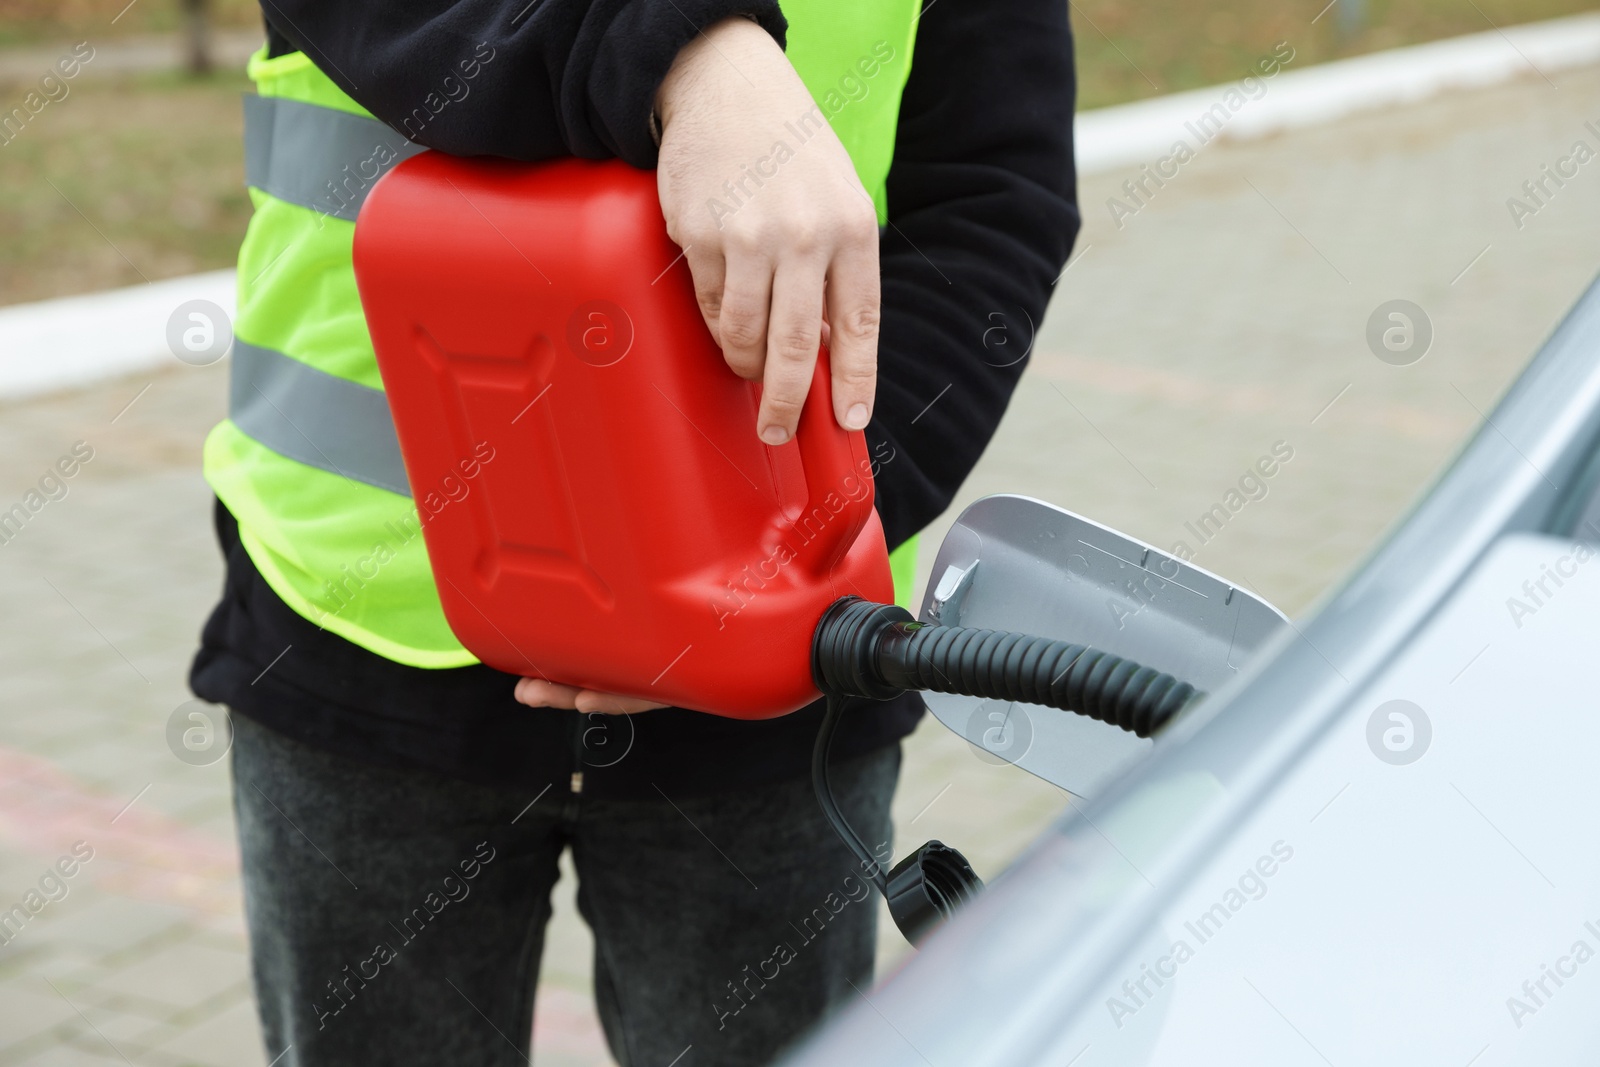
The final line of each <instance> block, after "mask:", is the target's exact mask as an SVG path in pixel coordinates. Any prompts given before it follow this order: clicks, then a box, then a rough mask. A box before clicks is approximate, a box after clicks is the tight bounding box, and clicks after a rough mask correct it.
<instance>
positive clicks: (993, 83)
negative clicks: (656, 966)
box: [191, 0, 1079, 797]
mask: <svg viewBox="0 0 1600 1067" xmlns="http://www.w3.org/2000/svg"><path fill="white" fill-rule="evenodd" d="M862 2H870V0H862ZM262 6H263V11H264V14H265V16H266V21H267V27H268V39H269V48H270V49H271V52H272V54H274V55H277V54H283V53H286V52H291V51H295V50H300V51H304V52H305V53H306V54H307V55H308V56H309V57H310V58H311V59H312V61H313V62H315V63H316V64H317V66H318V67H319V68H320V69H321V70H323V71H324V72H325V73H326V74H328V76H329V77H331V78H332V79H333V80H334V81H335V82H337V83H338V84H339V85H340V87H341V88H343V89H344V90H345V91H346V92H348V93H349V94H350V95H351V96H352V97H353V98H354V99H355V100H356V101H358V102H359V103H360V104H361V105H362V106H363V107H365V108H366V109H367V110H369V111H371V112H372V113H373V114H374V115H376V116H377V117H378V118H379V119H382V120H384V121H386V122H388V123H389V124H390V125H391V126H393V127H395V128H396V129H399V130H402V131H406V132H408V133H409V134H410V135H411V136H413V138H414V139H415V140H416V141H418V142H419V143H422V144H425V145H427V146H428V147H430V148H434V149H437V150H440V151H444V152H449V153H452V154H455V155H490V156H502V157H508V158H514V159H527V160H537V159H548V158H552V157H557V156H564V155H578V156H587V157H591V158H603V157H610V156H616V157H620V158H622V159H624V160H626V161H628V162H629V163H632V164H634V165H636V166H641V167H651V166H654V164H655V158H656V146H655V142H654V139H653V137H652V135H651V123H650V107H651V101H652V100H653V98H654V95H655V91H656V88H657V86H658V85H659V84H660V82H661V79H662V78H663V77H664V76H665V74H666V71H667V69H668V67H669V66H670V65H671V63H672V60H673V57H674V56H675V55H676V54H677V51H678V50H679V49H680V48H681V47H682V46H683V45H684V44H686V43H687V42H688V41H689V40H691V39H692V38H693V37H694V36H695V35H696V34H697V33H698V32H699V31H700V30H701V29H702V28H703V27H705V26H708V25H710V24H712V23H714V22H716V21H717V20H719V19H721V18H725V17H728V16H729V15H745V16H747V17H750V18H753V19H755V20H756V21H757V22H758V23H759V24H760V25H761V26H763V27H764V28H765V29H766V30H767V31H768V32H770V33H771V34H772V35H773V36H774V38H775V39H777V40H778V41H779V43H780V44H781V43H782V42H783V39H784V32H785V29H786V23H785V20H784V17H783V15H782V12H781V10H780V8H779V5H778V4H777V3H774V2H772V0H532V2H525V0H517V2H514V3H512V4H509V5H506V4H500V3H494V2H491V0H456V2H449V0H384V2H381V3H380V2H379V0H341V2H338V3H330V2H328V0H262ZM483 42H488V43H489V44H490V45H491V46H492V47H493V49H494V60H493V62H491V63H486V64H483V65H482V67H481V69H480V70H478V72H477V74H476V77H475V78H474V79H473V81H472V88H471V92H470V94H469V95H467V96H466V97H464V98H462V99H461V100H460V102H459V103H452V104H451V105H450V106H448V107H445V108H443V109H442V110H440V111H439V112H438V113H437V114H436V115H431V116H430V118H429V121H428V122H427V123H426V124H422V125H420V126H419V124H417V123H416V122H413V123H411V124H410V126H409V127H408V125H407V123H406V120H407V119H408V118H409V117H411V116H412V115H413V114H414V113H415V110H416V108H417V107H418V105H419V104H420V103H421V102H422V101H424V100H425V99H426V98H427V97H428V95H429V94H430V93H438V92H439V88H440V84H441V82H442V80H443V78H444V77H445V76H446V75H448V74H450V73H452V71H453V69H454V65H455V61H456V59H458V58H463V57H470V56H472V55H473V54H474V50H475V49H476V48H477V47H478V46H479V45H480V44H481V43H483ZM1073 103H1074V82H1073V65H1072V42H1071V35H1070V31H1069V29H1068V25H1067V5H1066V4H1063V3H1061V2H1060V0H1008V2H1007V3H1005V4H984V3H981V2H979V0H937V2H935V3H933V4H929V5H926V7H925V8H924V10H923V14H922V16H921V20H920V23H919V25H918V29H917V37H916V42H915V47H914V51H913V63H912V69H911V73H910V76H909V79H908V81H907V83H906V87H905V93H904V96H903V98H902V101H901V108H900V119H899V128H898V131H897V134H896V139H895V152H894V161H893V164H892V166H891V168H890V171H889V176H888V203H889V223H888V225H887V226H886V227H884V230H883V234H882V237H881V244H880V251H879V258H880V264H881V270H882V278H883V309H882V316H883V317H882V328H881V336H880V341H879V379H878V397H877V403H876V405H875V409H874V415H873V420H872V423H871V425H869V426H868V428H867V431H866V432H867V437H868V440H869V444H870V445H871V446H872V447H873V448H874V454H887V453H883V452H880V448H881V446H882V444H883V443H887V444H888V446H889V447H891V448H892V449H893V455H894V456H895V458H894V460H893V461H892V462H890V463H887V464H885V465H884V466H883V469H882V471H881V473H880V475H879V478H878V484H877V506H878V510H879V513H880V515H881V516H882V519H883V524H884V530H885V533H886V534H887V536H888V539H889V543H890V544H891V545H896V544H899V543H900V542H902V541H904V540H906V539H907V538H909V537H910V536H911V535H912V534H914V533H915V532H916V531H917V530H919V529H921V528H922V527H923V526H924V525H926V524H927V523H928V522H929V521H931V520H932V519H933V518H935V517H936V516H937V515H938V514H939V513H940V512H942V511H943V510H944V509H945V508H946V507H947V506H948V505H949V503H950V501H951V499H952V498H953V497H954V495H955V493H956V491H957V489H958V488H959V487H960V485H961V483H962V481H963V480H964V479H965V478H966V476H967V475H968V473H970V471H971V470H972V467H973V466H974V464H976V462H977V460H978V457H979V456H980V455H981V453H982V451H983V449H984V447H985V446H986V445H987V444H988V442H989V440H990V438H991V437H992V436H993V434H994V431H995V429H996V427H997V426H998V425H999V422H1000V418H1001V416H1002V415H1003V414H1004V412H1005V408H1006V405H1007V403H1008V401H1009V400H1010V397H1011V393H1012V391H1013V389H1014V388H1015V386H1016V383H1017V379H1018V378H1019V376H1020V375H1021V372H1022V369H1023V366H1024V364H1025V362H1026V357H1025V353H1026V352H1027V350H1028V348H1029V346H1030V345H1031V343H1032V337H1033V330H1034V327H1035V326H1036V325H1037V323H1038V322H1039V321H1040V319H1041V317H1042V315H1043V313H1044V308H1045V304H1046V303H1047V301H1048V299H1049V295H1050V291H1051V287H1052V285H1053V284H1054V279H1055V278H1056V277H1057V275H1058V274H1059V272H1060V270H1061V267H1062V265H1063V264H1064V263H1065V262H1066V259H1067V256H1068V254H1069V252H1070V250H1071V246H1072V242H1073V239H1074V238H1075V236H1076V234H1077V230H1078V222H1079V215H1078V209H1077V202H1076V193H1075V189H1076V176H1075V172H1074V168H1073V159H1072V112H1073ZM218 530H219V536H220V538H221V541H222V544H223V548H224V553H225V555H226V557H227V562H228V582H227V587H226V588H225V590H224V595H223V599H222V602H221V603H220V604H219V605H218V607H217V609H216V611H215V612H214V613H213V615H212V617H211V619H210V621H209V622H208V623H207V625H206V629H205V633H204V635H203V638H202V647H201V649H200V652H199V654H198V655H197V657H196V660H195V665H194V670H193V673H192V678H191V681H192V684H193V685H194V688H195V691H196V693H197V694H198V695H200V696H201V697H203V698H205V699H208V700H213V701H216V702H218V703H226V704H228V705H229V706H231V707H232V708H233V709H234V711H236V712H239V713H243V714H247V715H251V716H253V717H255V718H258V719H261V720H262V721H264V722H266V723H267V724H268V725H270V726H273V727H276V728H278V729H280V730H283V731H284V732H287V733H289V734H291V735H292V736H296V737H298V738H299V739H301V740H304V741H307V742H308V743H312V744H317V745H320V746H322V747H325V748H329V749H332V750H335V751H339V752H342V753H344V754H347V755H352V756H356V757H359V758H362V759H366V760H369V761H371V762H377V763H382V764H386V765H393V766H403V767H413V768H418V769H424V770H431V771H434V772H438V773H443V774H447V775H452V776H455V777H458V778H464V779H467V780H471V781H481V782H485V783H497V784H508V785H522V786H527V787H529V788H532V789H535V790H537V789H539V788H542V787H543V786H544V785H546V784H549V783H551V782H556V783H560V784H561V785H563V786H567V785H568V784H569V782H570V781H571V775H572V773H573V772H575V771H582V772H583V775H584V779H585V784H584V785H583V791H584V793H585V794H587V795H596V794H598V795H612V796H651V797H654V796H656V795H657V793H656V788H657V787H659V788H661V789H664V790H666V791H667V792H669V793H671V794H672V795H679V794H705V793H711V792H716V791H719V790H722V789H729V788H738V787H742V786H747V785H752V784H756V783H761V782H770V781H773V780H775V779H778V778H784V777H791V776H796V775H799V774H801V773H804V771H805V768H806V765H807V761H808V759H809V748H810V738H811V735H812V734H813V733H814V731H815V728H816V724H817V720H818V715H819V709H818V708H816V707H815V706H814V707H812V708H808V709H805V710H803V711H800V712H796V713H795V714H793V715H790V716H787V717H785V718H783V719H778V720H772V721H768V722H760V723H746V722H735V721H732V720H725V719H717V718H714V717H711V716H706V715H700V714H696V713H693V712H686V711H682V710H679V709H663V710H660V711H654V712H647V713H644V714H642V715H635V716H630V717H628V721H626V722H614V721H605V722H602V721H601V720H600V718H599V717H595V718H594V720H593V721H586V720H585V719H584V718H583V717H582V716H579V715H577V714H576V713H572V712H559V711H550V710H540V709H528V708H523V707H522V706H520V705H518V704H516V703H515V702H514V701H513V700H512V699H511V685H512V682H513V679H511V678H510V677H509V676H507V675H504V674H501V673H499V672H496V671H493V670H490V669H489V668H487V667H481V666H480V667H467V668H460V669H456V670H443V671H426V670H420V669H417V668H411V667H405V666H402V665H400V664H397V663H394V662H392V661H389V660H385V659H383V658H381V657H379V656H377V655H375V654H373V653H370V652H367V651H365V650H364V649H361V648H359V647H357V646H355V645H352V644H349V643H348V642H345V641H343V640H342V639H341V638H338V637H335V636H333V635H331V634H328V633H326V632H324V631H320V630H318V629H317V628H316V627H315V626H314V625H313V624H311V623H310V622H308V621H306V620H305V619H302V618H301V617H300V616H298V615H297V614H295V613H294V612H293V611H292V610H290V609H289V608H288V607H287V606H285V605H284V604H283V603H282V601H281V600H279V599H278V598H277V597H276V596H275V595H274V594H273V593H272V591H271V589H270V588H268V587H267V586H266V584H265V582H264V581H263V580H262V579H261V578H260V576H259V574H257V573H256V572H255V569H254V568H253V567H252V566H251V564H250V561H249V558H248V556H247V555H246V554H245V553H244V551H243V550H242V548H240V547H239V545H238V539H237V533H236V528H235V526H234V523H233V520H232V516H230V515H228V514H227V513H226V511H225V510H223V509H222V508H221V506H220V505H219V506H218ZM286 647H288V648H289V651H288V652H284V649H285V648H286ZM280 654H281V659H279V660H278V661H277V662H276V663H275V664H273V666H272V668H271V670H269V671H267V672H266V673H265V674H263V673H262V671H263V670H264V669H265V668H266V667H267V666H268V664H269V663H272V662H273V660H274V658H275V657H279V656H280ZM920 713H921V703H920V701H919V700H917V699H916V698H915V697H912V696H907V697H904V698H901V699H899V700H896V701H891V702H888V703H887V704H884V705H881V706H876V707H872V708H867V709H862V710H861V711H860V712H858V713H857V714H854V715H852V716H851V717H850V718H848V719H847V720H846V722H845V724H844V725H843V726H842V728H841V731H840V734H839V738H838V741H837V743H836V747H835V753H836V757H837V758H848V756H850V755H852V754H857V753H861V752H865V751H868V750H870V749H872V748H874V747H876V746H879V745H882V744H886V743H888V742H890V741H893V740H894V739H896V738H899V737H901V736H903V735H904V734H906V733H908V732H910V730H911V729H912V728H913V727H914V726H915V724H916V720H917V717H918V716H919V715H920ZM623 745H626V748H627V755H626V756H625V757H623V758H621V759H617V760H616V761H615V762H611V761H612V759H613V757H615V755H616V752H617V751H618V750H619V747H620V746H623Z"/></svg>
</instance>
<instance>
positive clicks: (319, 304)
mask: <svg viewBox="0 0 1600 1067" xmlns="http://www.w3.org/2000/svg"><path fill="white" fill-rule="evenodd" d="M918 11H919V3H918V2H917V0H881V2H876V3H872V2H863V0H786V2H785V4H784V12H785V14H786V15H787V16H788V18H789V37H788V56H789V60H790V62H791V63H793V64H794V67H795V69H796V70H797V71H798V72H799V74H800V77H801V79H802V80H803V81H804V83H805V85H806V87H807V88H808V89H809V90H810V91H811V94H812V96H813V98H814V99H815V100H816V103H817V105H818V107H819V109H820V110H821V112H822V114H823V115H824V116H826V117H827V118H828V120H829V122H830V123H831V124H832V126H833V129H834V132H835V133H836V134H838V136H839V139H840V141H841V142H843V144H844V147H845V149H846V150H847V151H848V152H849V153H850V158H851V161H852V162H853V163H854V164H855V167H856V173H857V174H858V175H859V176H860V178H861V182H862V184H863V185H864V186H865V187H866V189H867V191H868V192H869V193H870V194H871V195H872V198H873V202H874V203H875V204H876V205H877V210H878V222H879V224H880V225H882V224H884V222H885V221H886V219H887V208H886V202H885V194H884V181H885V179H886V178H887V176H888V173H889V164H890V160H891V158H892V156H893V153H894V139H895V127H896V124H897V121H898V118H899V111H900V96H901V93H902V90H903V89H904V87H905V82H906V75H907V74H908V73H909V71H910V69H911V52H912V44H913V42H914V40H915V36H916V22H917V15H918ZM492 62H494V49H493V47H492V45H489V44H487V43H486V44H482V45H479V46H478V48H477V50H476V52H474V53H473V54H471V55H464V56H461V57H458V58H457V59H456V60H455V61H454V63H455V66H454V67H452V68H451V70H450V77H451V79H452V81H451V83H450V84H448V85H447V84H444V83H443V76H441V88H440V92H439V93H438V94H436V95H434V96H430V97H428V98H427V99H426V100H425V101H424V102H423V104H422V106H421V107H419V109H418V110H417V111H416V112H415V113H414V114H413V116H412V117H411V118H410V119H409V120H407V121H405V122H403V123H402V125H403V126H405V127H406V129H408V130H410V132H412V133H417V132H420V129H421V128H422V127H423V126H424V125H425V124H426V123H427V122H428V121H429V120H430V119H431V118H432V116H433V115H434V114H437V113H438V112H439V111H442V110H443V108H444V107H448V106H451V99H452V98H453V97H454V98H457V99H461V98H462V97H461V96H460V94H461V93H462V91H463V89H462V87H463V86H465V87H466V90H465V91H466V92H469V93H470V86H471V78H472V77H474V76H476V74H477V73H479V72H480V71H481V69H482V65H483V64H486V63H492ZM469 72H470V73H469ZM249 75H250V78H251V79H252V80H253V81H254V82H255V85H256V89H257V95H256V96H247V97H246V98H245V181H246V184H247V185H248V186H249V192H250V200H251V203H252V204H253V205H254V208H255V213H254V215H253V216H252V217H251V220H250V226H249V229H248V230H247V231H246V233H245V238H244V244H243V245H242V246H241V247H240V249H239V273H238V287H239V293H238V315H237V319H236V321H235V323H234V346H233V352H232V367H231V376H232V377H231V384H230V389H229V407H228V418H227V419H226V420H225V421H223V422H222V423H220V424H219V425H218V426H217V427H216V428H215V429H213V430H212V431H211V433H210V435H209V436H208V437H207V438H206V444H205V475H206V480H207V481H208V482H209V483H210V484H211V487H212V489H213V490H215V492H216V494H217V496H218V497H219V498H220V499H221V500H222V502H223V503H224V504H225V505H226V506H227V508H228V510H229V511H231V512H232V513H233V514H234V516H235V517H236V518H237V519H238V520H239V536H240V540H241V541H242V543H243V545H244V548H245V550H246V551H247V552H248V553H249V554H250V559H251V562H253V563H254V564H255V566H256V569H257V570H258V571H259V572H260V573H261V576H262V577H263V578H264V579H265V580H266V582H267V584H268V585H270V586H271V587H272V589H273V591H274V592H276V593H277V594H278V596H279V597H281V598H282V599H283V601H284V602H285V603H286V604H288V605H289V606H290V607H291V608H292V609H294V610H295V611H296V612H298V613H299V614H300V615H302V616H304V617H305V618H307V619H310V620H311V621H312V622H314V623H317V624H318V625H319V626H321V627H323V628H325V629H327V630H329V631H331V632H333V633H336V634H338V635H339V636H341V637H343V638H345V639H346V640H349V641H352V642H354V643H355V644H358V645H361V646H362V647H363V648H366V649H369V650H370V651H372V652H376V653H377V654H379V655H381V656H385V657H387V658H388V659H391V660H395V661H398V662H400V663H405V664H409V665H411V666H414V667H428V668H444V667H462V666H467V665H469V664H472V663H476V662H477V660H476V658H475V657H474V656H473V655H472V654H471V653H470V652H468V651H467V650H466V649H465V648H463V647H462V646H461V643H460V642H459V641H457V640H456V638H455V635H454V634H452V633H451V632H450V627H449V625H448V624H447V623H446V622H445V617H444V613H443V611H442V610H441V609H440V606H439V595H438V590H437V589H436V587H435V586H434V581H433V575H432V572H431V570H430V569H429V566H428V557H427V550H426V548H425V546H424V544H423V539H422V535H421V523H420V521H419V519H418V516H417V510H416V506H415V504H414V502H413V500H412V498H411V493H410V489H409V487H408V485H407V482H406V475H405V467H404V464H403V462H402V461H401V457H400V449H399V445H398V443H397V442H396V438H395V432H394V425H393V422H392V420H391V418H390V414H389V406H388V402H387V400H386V399H385V398H384V395H383V381H382V379H381V378H380V377H379V374H378V364H377V360H376V358H375V357H374V355H373V351H372V340H371V338H370V337H369V336H368V334H367V327H366V321H365V319H364V318H363V317H362V312H361V302H360V300H359V298H358V296H357V294H356V281H355V272H354V270H353V268H352V267H351V257H350V249H351V241H352V238H353V236H354V233H355V218H356V213H357V212H358V211H359V210H360V206H361V202H362V200H363V199H364V197H365V194H366V191H367V190H368V189H370V188H371V186H372V184H373V183H374V182H375V181H376V180H377V178H378V177H381V175H382V173H383V172H384V171H386V170H387V169H388V168H390V167H392V166H394V165H395V164H396V163H397V162H399V161H400V160H402V159H405V158H406V157H408V156H411V155H415V154H416V153H417V152H420V151H423V149H422V148H421V146H419V145H416V144H413V143H412V142H410V141H408V140H407V139H406V138H405V137H404V136H402V135H401V134H400V133H397V132H396V131H395V130H393V129H391V128H390V127H389V126H387V125H385V124H384V123H382V122H379V121H378V120H377V119H375V118H373V117H372V115H371V114H370V113H369V112H367V111H365V110H363V109H362V107H361V106H360V105H359V104H357V103H356V102H355V101H354V100H352V99H351V98H350V97H349V96H347V95H345V93H344V92H343V91H342V90H340V89H339V87H338V86H336V85H335V84H334V83H333V81H332V80H331V79H329V78H328V77H327V76H326V75H324V74H323V73H322V72H321V71H320V70H318V69H317V67H316V66H315V65H314V64H313V63H312V62H311V60H310V59H309V58H307V57H306V55H305V54H304V53H299V52H296V53H291V54H289V55H285V56H279V57H277V58H275V59H269V58H267V55H266V50H265V49H263V50H262V51H261V52H258V53H257V54H256V55H255V56H253V57H252V58H251V60H250V64H249ZM890 565H891V569H892V570H893V572H894V579H895V594H896V597H897V598H898V599H899V600H900V601H901V603H906V602H907V601H908V600H909V597H910V593H911V583H912V577H913V573H914V570H915V566H916V542H915V539H913V540H912V541H911V542H908V543H907V544H905V545H903V546H901V547H900V548H899V549H898V550H896V551H895V552H894V553H893V554H891V556H890Z"/></svg>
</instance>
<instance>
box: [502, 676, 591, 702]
mask: <svg viewBox="0 0 1600 1067" xmlns="http://www.w3.org/2000/svg"><path fill="white" fill-rule="evenodd" d="M581 692H583V690H581V689H578V688H576V687H575V686H570V685H557V684H556V683H555V682H547V681H545V680H544V679H543V678H524V679H522V680H521V681H519V682H518V683H517V687H516V689H514V690H512V695H513V696H515V697H516V698H517V702H518V703H521V704H526V705H528V706H529V707H530V708H569V709H570V708H576V707H577V706H578V703H577V701H578V694H579V693H581Z"/></svg>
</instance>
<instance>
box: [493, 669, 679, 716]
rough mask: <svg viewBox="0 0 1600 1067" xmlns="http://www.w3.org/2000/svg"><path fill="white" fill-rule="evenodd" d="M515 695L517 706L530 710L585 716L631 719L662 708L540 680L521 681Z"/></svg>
mask: <svg viewBox="0 0 1600 1067" xmlns="http://www.w3.org/2000/svg"><path fill="white" fill-rule="evenodd" d="M514 692H515V695H516V698H517V700H518V701H519V702H520V703H523V704H526V705H528V706H529V707H530V708H570V709H573V710H576V711H581V712H584V713H585V714H589V715H595V714H599V715H633V714H636V713H638V712H641V711H650V710H651V709H653V708H664V707H666V706H667V705H665V704H652V703H651V702H650V701H648V700H640V699H638V698H637V697H619V696H612V695H611V694H610V693H596V692H594V691H592V690H589V689H579V688H577V687H576V686H570V685H558V684H557V683H555V682H547V681H545V680H544V679H543V678H524V679H522V680H521V681H519V682H518V683H517V688H516V689H515V691H514Z"/></svg>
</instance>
